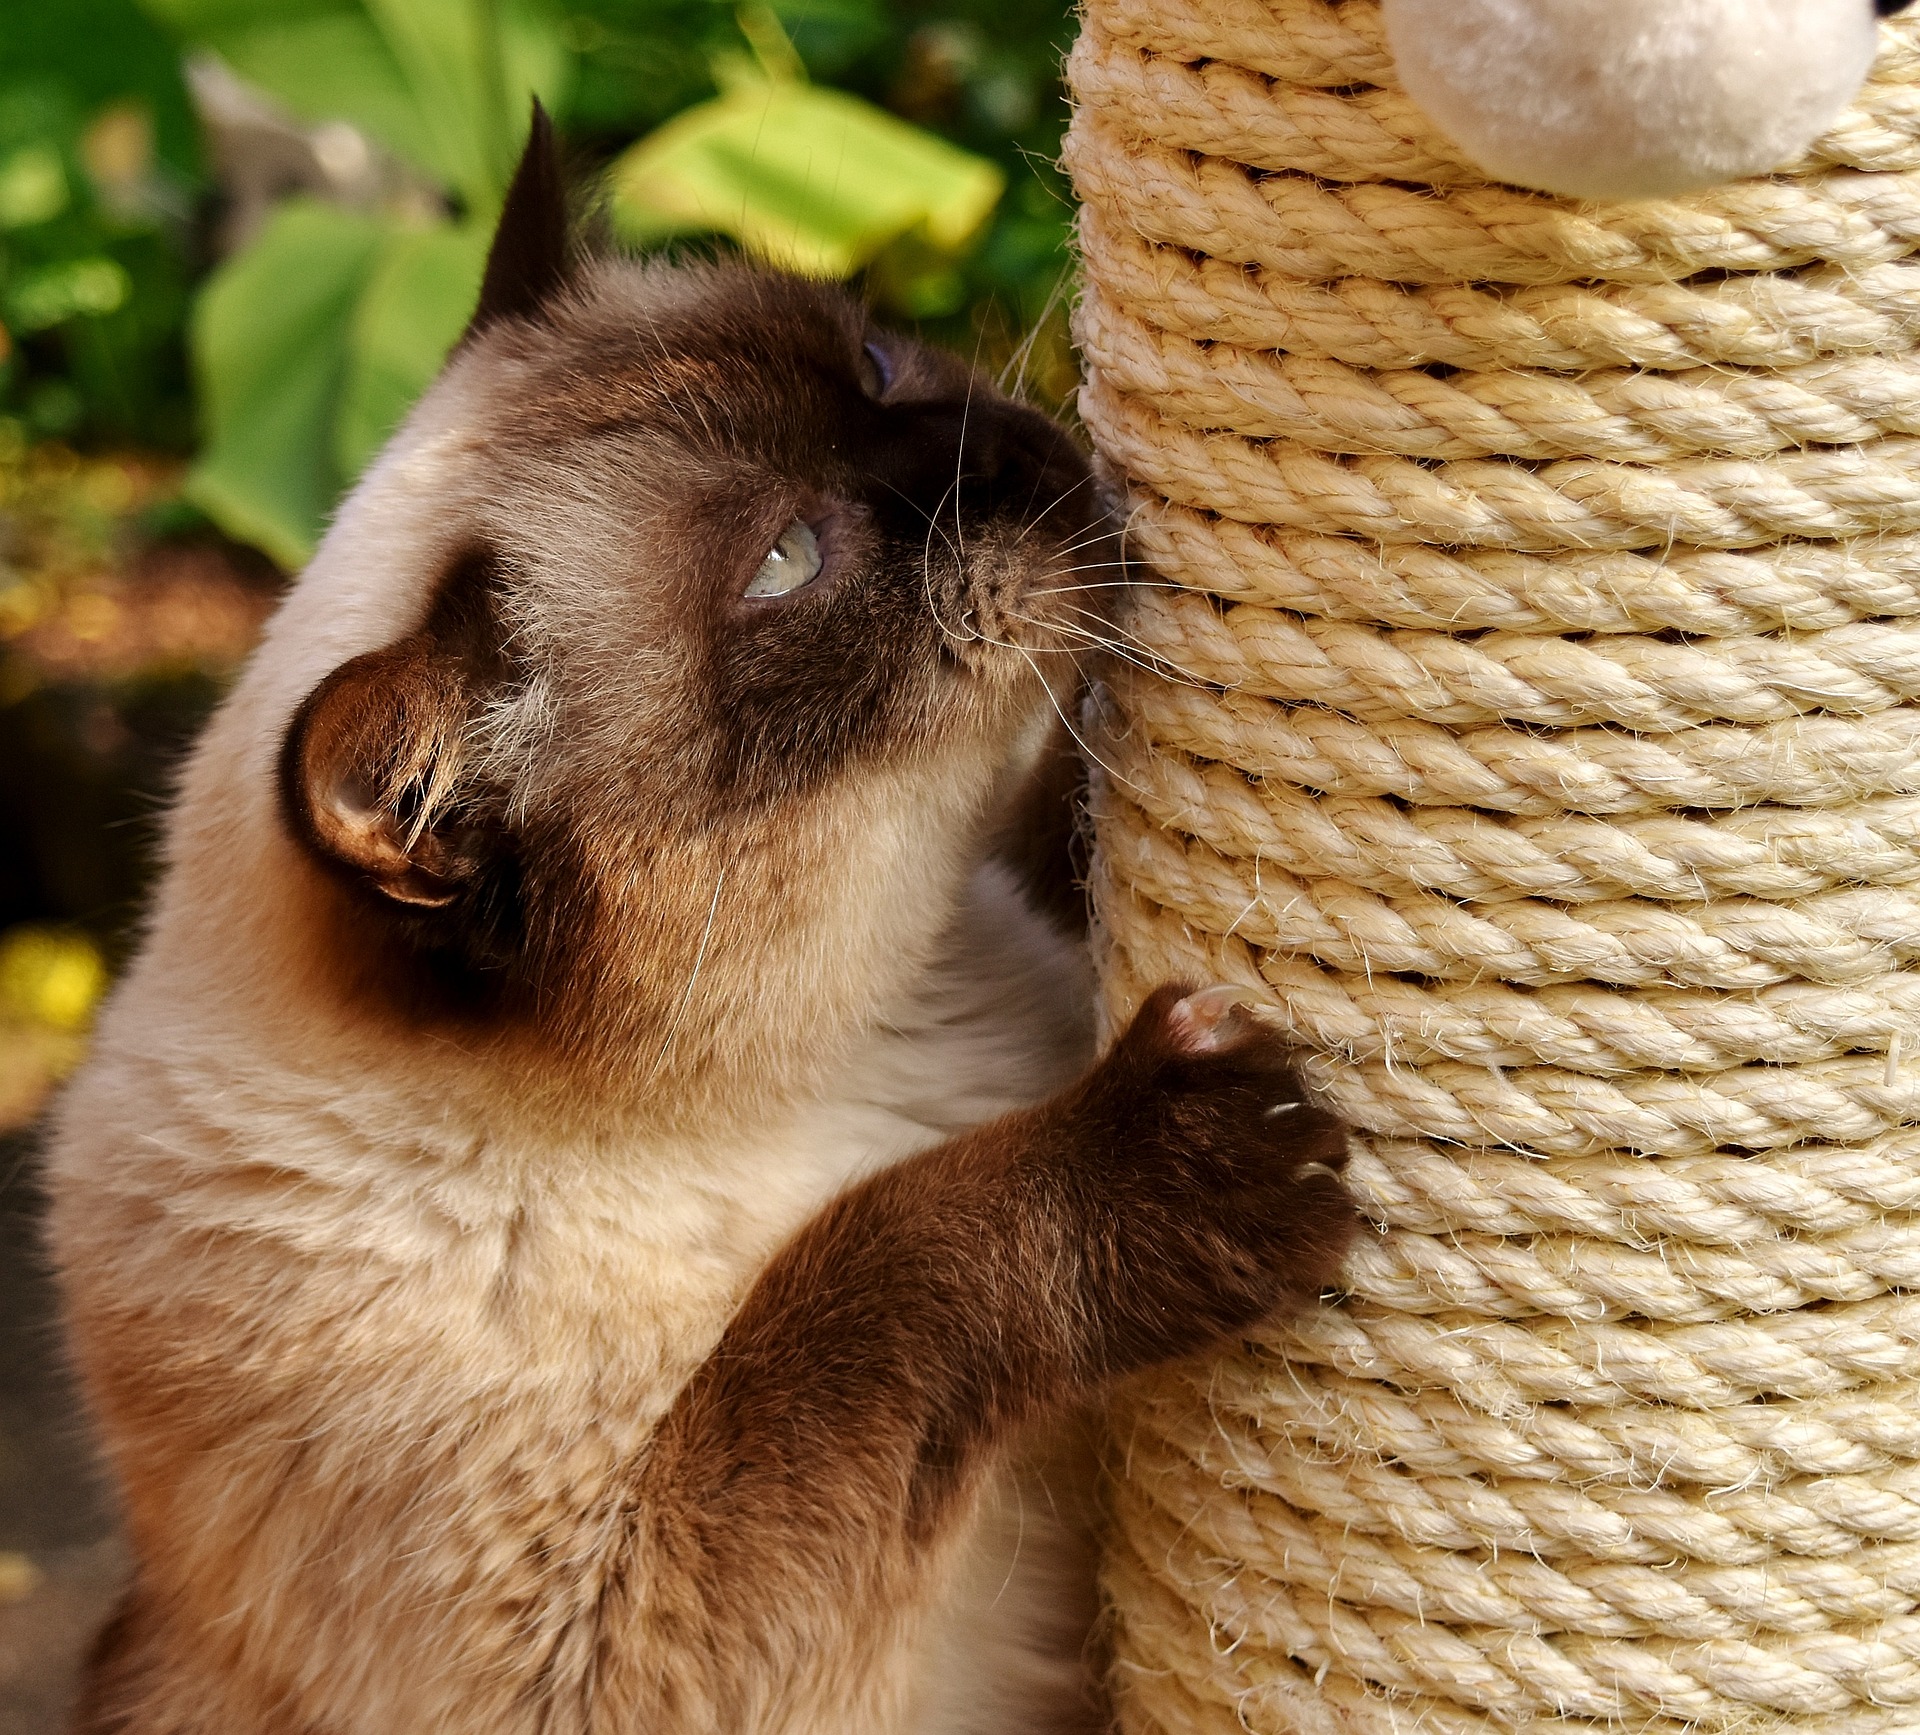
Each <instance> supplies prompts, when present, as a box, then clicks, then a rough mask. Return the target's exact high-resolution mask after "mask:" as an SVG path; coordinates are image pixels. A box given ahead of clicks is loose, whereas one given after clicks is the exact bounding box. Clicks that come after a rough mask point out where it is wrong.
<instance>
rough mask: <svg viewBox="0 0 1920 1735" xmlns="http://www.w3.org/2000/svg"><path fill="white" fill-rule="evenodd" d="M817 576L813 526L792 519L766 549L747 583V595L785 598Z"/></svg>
mask: <svg viewBox="0 0 1920 1735" xmlns="http://www.w3.org/2000/svg"><path fill="white" fill-rule="evenodd" d="M819 575H820V539H819V537H817V536H815V535H814V533H813V526H812V525H811V524H808V523H807V522H806V521H805V520H804V519H799V518H796V519H795V520H794V521H793V522H792V523H791V524H789V525H788V526H787V527H786V529H785V530H784V531H782V532H781V535H780V540H779V541H778V542H776V543H775V544H774V545H773V546H772V547H771V548H770V549H768V550H767V558H766V559H765V560H763V561H761V562H760V570H759V571H758V572H756V573H755V574H754V575H753V578H752V579H751V581H750V582H749V583H748V585H747V588H746V592H745V594H746V595H748V596H785V595H786V594H787V592H788V591H790V590H798V589H799V588H800V587H801V586H802V585H803V584H807V583H810V582H811V581H812V580H813V579H815V578H817V577H818V576H819Z"/></svg>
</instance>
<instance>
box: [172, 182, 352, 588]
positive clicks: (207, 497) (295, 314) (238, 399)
mask: <svg viewBox="0 0 1920 1735" xmlns="http://www.w3.org/2000/svg"><path fill="white" fill-rule="evenodd" d="M382 238H383V235H382V229H381V226H380V225H379V224H378V223H376V222H375V221H374V220H373V219H372V218H369V217H363V216H359V215H357V214H355V213H353V212H349V211H342V210H339V209H337V208H335V207H332V206H327V205H319V204H314V203H311V202H309V201H304V200H302V201H294V202H290V203H288V204H286V205H283V206H281V208H280V209H279V210H278V211H277V212H276V213H275V214H274V216H273V218H272V220H271V221H270V222H269V223H268V224H267V226H266V228H265V229H264V230H262V231H261V233H260V236H259V239H258V240H256V241H255V242H254V244H253V245H252V246H251V247H249V248H248V249H247V250H246V251H245V252H244V253H242V254H239V255H238V256H237V257H235V258H233V259H230V260H229V261H228V262H227V263H226V264H225V265H223V266H222V267H221V268H220V269H219V270H218V271H217V272H215V273H214V275H213V277H212V278H211V279H210V280H209V282H208V284H207V287H206V289H205V290H204V291H203V292H202V294H201V297H200V300H199V303H198V305H197V306H196V308H195V310H194V317H193V338H194V350H195V362H196V364H197V368H198V372H199V378H200V389H201V400H202V404H203V408H204V414H205V416H206V420H207V434H208V440H207V446H206V450H205V452H204V454H203V455H202V457H201V459H200V462H199V463H198V464H197V465H195V466H194V470H193V473H192V475H191V476H189V478H188V480H187V493H188V496H189V497H190V498H191V499H192V500H193V501H194V502H195V503H196V504H198V505H200V506H202V507H204V508H205V509H206V511H207V512H208V513H209V514H210V515H211V516H212V517H213V518H214V519H216V520H217V521H218V522H219V523H220V525H221V526H222V527H223V528H225V529H226V530H228V531H229V532H231V533H232V534H233V535H236V536H239V537H242V538H244V539H245V540H246V541H249V542H253V543H256V544H257V545H258V546H260V547H261V548H263V549H265V550H266V551H267V553H269V554H270V555H272V556H273V557H274V559H276V560H278V561H279V562H281V564H282V565H285V566H288V567H295V566H299V565H301V564H302V563H303V562H304V561H305V560H306V559H307V558H308V557H309V556H310V555H311V554H312V552H313V549H314V545H315V543H316V542H317V541H318V540H319V536H320V531H321V528H322V526H323V525H324V523H325V521H326V516H327V513H328V512H329V511H330V510H331V509H332V507H333V502H334V499H335V497H336V495H337V494H338V493H339V490H340V485H341V482H342V480H343V477H342V474H341V471H340V467H339V465H338V463H337V462H336V460H335V456H334V450H335V447H334V440H333V437H332V436H333V422H334V413H335V411H336V408H337V406H338V403H339V398H340V392H341V386H342V382H343V381H344V379H345V377H346V373H347V366H348V340H349V333H350V331H351V329H352V324H353V317H354V312H355V309H356V306H357V304H358V302H359V300H360V297H361V294H362V292H363V291H364V289H365V287H366V285H367V280H368V278H369V276H370V275H371V273H372V272H373V270H374V267H375V265H376V264H377V262H378V261H379V258H380V254H381V243H382Z"/></svg>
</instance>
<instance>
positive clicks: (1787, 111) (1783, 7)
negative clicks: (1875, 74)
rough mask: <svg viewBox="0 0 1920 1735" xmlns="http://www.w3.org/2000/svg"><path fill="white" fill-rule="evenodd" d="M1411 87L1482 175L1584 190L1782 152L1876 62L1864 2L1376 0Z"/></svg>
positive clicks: (1626, 189)
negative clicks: (1380, 7) (1379, 1)
mask: <svg viewBox="0 0 1920 1735" xmlns="http://www.w3.org/2000/svg"><path fill="white" fill-rule="evenodd" d="M1384 12H1385V18H1386V27H1387V40H1388V43H1389V44H1390V46H1391V47H1392V49H1393V57H1394V60H1395V62H1396V64H1397V65H1398V67H1399V72H1400V78H1401V82H1402V83H1403V84H1404V85H1405V87H1406V91H1407V94H1408V95H1409V96H1410V97H1412V98H1413V100H1414V101H1415V102H1416V103H1418V104H1419V105H1420V107H1421V108H1422V109H1423V110H1424V111H1425V112H1426V114H1427V115H1428V117H1429V118H1430V119H1431V120H1432V121H1433V122H1434V124H1435V125H1436V126H1437V127H1439V129H1440V130H1441V131H1442V132H1443V133H1445V134H1446V135H1447V137H1448V138H1450V139H1452V140H1453V142H1454V143H1455V144H1457V145H1458V146H1459V147H1460V148H1461V149H1462V150H1463V151H1464V152H1466V154H1467V156H1468V157H1470V158H1471V159H1472V160H1473V161H1474V162H1475V163H1477V164H1478V165H1479V166H1480V167H1481V168H1483V169H1485V170H1486V171H1487V172H1488V173H1489V174H1492V175H1495V176H1497V177H1498V178H1499V179H1501V180H1503V181H1513V182H1517V183H1518V184H1519V185H1521V186H1527V187H1541V188H1544V189H1545V190H1547V191H1548V192H1552V193H1568V194H1572V195H1574V196H1575V197H1579V198H1587V199H1645V198H1655V197H1659V196H1662V195H1666V194H1671V193H1681V192H1687V191H1690V190H1691V189H1694V188H1697V187H1707V186H1712V185H1714V184H1715V183H1716V182H1720V181H1728V180H1734V179H1737V178H1738V177H1740V176H1742V175H1754V174H1764V173H1765V172H1767V171H1768V170H1770V169H1775V168H1778V167H1779V166H1780V165H1781V164H1782V163H1785V162H1789V161H1791V160H1792V159H1793V158H1794V157H1796V156H1797V155H1799V153H1800V152H1801V151H1802V150H1804V149H1805V148H1806V147H1807V146H1808V145H1809V144H1810V143H1812V141H1813V140H1814V139H1816V138H1818V137H1819V135H1820V134H1821V132H1822V131H1824V130H1825V128H1826V127H1827V126H1828V124H1829V123H1830V122H1831V121H1832V120H1833V118H1834V116H1835V115H1837V114H1838V113H1839V112H1840V110H1841V109H1843V108H1844V107H1845V106H1846V105H1847V103H1848V102H1849V101H1850V100H1851V99H1852V97H1853V95H1854V93H1855V92H1856V91H1857V90H1858V89H1859V88H1860V84H1861V81H1862V80H1863V79H1864V78H1865V77H1866V74H1867V68H1868V66H1869V64H1870V63H1871V62H1872V60H1873V53H1874V35H1875V18H1874V6H1873V0H1385V3H1384Z"/></svg>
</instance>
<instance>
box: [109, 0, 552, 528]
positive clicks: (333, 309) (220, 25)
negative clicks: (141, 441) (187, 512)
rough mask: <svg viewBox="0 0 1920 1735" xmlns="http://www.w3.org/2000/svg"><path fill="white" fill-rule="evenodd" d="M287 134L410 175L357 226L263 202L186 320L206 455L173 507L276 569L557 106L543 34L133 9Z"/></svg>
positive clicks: (392, 396) (432, 369)
mask: <svg viewBox="0 0 1920 1735" xmlns="http://www.w3.org/2000/svg"><path fill="white" fill-rule="evenodd" d="M145 3H146V5H147V7H148V9H149V11H151V12H152V13H153V14H154V16H155V17H157V18H159V19H160V20H162V21H163V22H164V23H165V24H166V25H167V26H168V27H169V28H170V29H171V30H172V31H173V32H174V33H175V35H176V36H177V37H178V38H179V40H180V41H181V42H182V43H183V44H186V45H189V46H191V47H192V48H194V49H197V50H203V51H204V50H212V51H213V52H215V53H217V54H219V55H220V57H221V58H222V59H223V60H224V61H226V63H227V64H228V65H229V66H230V67H232V68H233V69H234V70H235V71H236V72H238V73H239V74H240V75H241V76H242V77H243V78H246V79H248V80H250V81H251V82H252V83H253V84H254V85H256V86H257V87H259V88H260V89H261V90H263V91H265V92H266V93H267V95H269V96H270V97H273V98H274V99H276V100H277V101H279V102H280V103H282V104H284V105H285V107H286V108H287V109H288V110H289V111H290V112H291V113H293V114H294V115H296V116H298V117H299V118H301V119H303V120H307V121H313V122H328V121H345V122H348V123H349V124H351V125H353V126H355V127H357V128H359V129H360V131H361V132H362V133H363V134H365V135H366V136H367V137H368V138H370V139H372V140H374V141H375V142H376V143H377V144H379V145H381V146H383V147H384V148H385V149H386V150H387V151H388V152H390V153H391V154H392V155H393V156H394V157H396V158H398V159H399V160H400V161H401V162H402V163H404V164H405V165H407V166H408V167H409V168H411V169H413V170H415V171H417V172H418V174H420V175H421V176H423V177H425V178H426V180H427V182H428V183H429V185H431V186H432V187H434V188H435V189H437V190H438V191H439V192H440V193H441V194H442V195H443V198H442V199H431V198H429V199H424V200H423V199H422V198H420V197H419V196H417V194H414V193H413V192H412V190H411V189H409V188H408V187H407V186H406V185H405V184H404V183H403V184H402V185H401V187H400V188H399V189H398V191H397V193H396V195H395V196H393V197H390V198H388V199H386V200H384V201H382V202H381V204H380V205H379V206H377V207H376V208H374V209H371V210H365V211H354V210H346V209H342V208H340V207H338V206H330V205H324V204H320V203H317V202H314V201H293V202H289V203H287V204H286V205H284V206H282V207H281V208H280V210H279V211H278V212H277V213H275V215H274V216H273V217H272V218H271V219H270V220H269V222H268V223H267V225H266V227H265V229H264V230H263V231H262V232H261V233H260V234H259V235H258V236H257V237H255V238H254V240H253V241H252V242H251V244H250V245H248V246H247V247H246V248H245V250H244V251H242V252H241V253H240V254H238V255H237V256H236V257H234V258H232V259H230V260H228V261H227V262H226V263H225V264H224V265H222V266H221V267H220V269H219V270H218V271H216V272H215V273H214V274H213V277H212V278H211V279H210V281H209V282H208V284H207V286H206V289H205V291H204V292H203V294H202V295H201V297H200V300H199V303H198V305H197V306H196V308H195V310H194V318H193V337H194V353H195V359H196V363H197V368H198V373H199V380H200V388H201V394H202V404H201V409H202V416H203V420H204V424H205V428H206V434H207V442H206V448H205V450H204V451H203V452H202V454H201V457H200V461H199V463H198V464H197V465H196V466H195V467H194V471H193V474H192V476H191V477H190V479H189V481H188V492H189V495H190V496H191V497H192V498H193V499H194V500H195V501H197V502H198V503H199V504H200V505H202V506H204V507H205V508H206V510H207V511H208V512H210V513H211V514H212V515H213V517H214V518H215V519H217V520H218V521H219V522H220V523H221V524H222V525H223V526H224V527H225V528H226V529H228V530H229V531H231V532H232V533H233V534H235V535H237V536H242V537H245V538H246V539H247V540H249V541H251V542H253V543H255V544H257V545H258V546H259V547H261V548H263V549H265V550H266V551H267V552H268V553H269V554H271V555H272V556H273V557H274V558H275V559H276V560H278V561H279V562H280V563H281V564H282V565H284V566H297V565H299V564H301V563H302V562H303V561H305V560H306V558H307V557H308V556H309V555H310V554H311V553H312V552H313V545H314V543H315V542H316V541H317V540H318V537H319V533H320V530H321V528H322V526H323V525H324V524H325V522H326V516H327V513H328V512H329V511H330V509H331V508H332V506H333V503H334V501H335V500H336V499H337V498H338V496H339V494H340V492H341V491H342V490H343V489H344V488H345V487H346V485H347V484H348V483H350V482H351V481H352V480H353V478H354V477H355V476H357V475H358V474H359V472H360V470H361V469H362V467H363V466H364V465H365V463H366V461H367V460H368V459H369V458H370V457H371V456H372V455H373V454H374V452H376V451H377V450H378V449H379V447H380V446H381V444H382V443H383V442H384V441H385V440H386V438H387V436H388V435H389V434H390V433H392V431H393V429H394V427H395V425H396V424H397V423H398V422H399V420H400V418H401V417H402V416H403V415H404V414H405V413H406V411H407V408H408V406H409V405H411V404H412V402H413V400H414V399H415V398H416V397H418V396H419V394H420V393H421V392H422V391H423V390H424V389H425V388H426V386H427V385H428V383H429V382H430V381H431V380H432V378H433V376H434V374H435V373H436V372H437V371H438V370H439V367H440V364H441V362H442V360H443V359H444V358H445V356H446V353H447V351H448V349H449V348H451V347H452V344H453V342H454V339H455V338H457V337H458V336H459V335H460V328H461V326H462V325H463V324H464V323H465V320H466V315H467V313H468V311H469V310H470V309H471V307H472V305H473V301H474V296H475V294H476V292H477V291H478V288H479V283H480V271H481V267H482V265H483V264H484V262H485V259H486V247H487V240H488V237H489V235H490V233H491V230H492V226H493V222H494V219H495V218H496V216H497V215H498V213H499V209H500V200H501V197H502V195H503V194H504V193H505V191H506V185H507V181H508V179H509V178H510V177H511V175H512V172H513V165H514V162H515V160H516V158H517V157H518V155H519V151H520V144H521V141H522V140H523V139H524V137H525V134H526V120H527V113H528V106H529V98H530V97H531V96H533V95H534V94H538V95H539V96H540V97H541V98H542V99H543V100H544V101H546V102H548V103H549V104H551V105H554V106H556V107H559V106H563V105H564V97H565V94H566V85H567V80H568V75H569V72H570V61H569V56H568V55H567V52H566V50H565V49H564V47H562V45H561V42H560V37H559V33H558V29H557V27H556V24H555V21H554V20H553V18H552V17H551V16H549V15H547V14H545V13H542V12H540V11H537V10H534V9H532V8H531V7H530V6H529V5H527V4H524V3H516V0H498V3H497V4H496V3H495V0H145Z"/></svg>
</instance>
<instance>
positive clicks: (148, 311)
mask: <svg viewBox="0 0 1920 1735" xmlns="http://www.w3.org/2000/svg"><path fill="white" fill-rule="evenodd" d="M179 62H180V57H179V51H178V49H177V47H176V46H175V45H174V44H173V43H172V42H171V41H170V40H169V39H168V38H167V36H166V35H165V34H164V33H163V32H162V31H160V30H158V29H157V28H155V26H154V25H153V24H152V23H151V22H150V21H149V20H148V19H147V18H145V17H144V16H143V15H142V14H141V13H140V12H139V11H138V10H137V9H136V8H135V6H134V5H133V4H132V0H39V3H35V0H9V3H8V4H5V5H3V6H0V352H4V356H3V359H0V413H4V414H8V415H11V416H13V417H15V418H17V419H19V420H20V421H21V422H23V423H24V425H25V426H26V427H27V428H28V429H29V430H30V431H31V432H33V433H36V434H56V435H63V436H72V437H79V438H84V439H92V440H113V441H137V442H140V443H143V444H149V445H158V446H163V447H169V448H174V449H179V448H183V447H184V446H185V445H186V444H187V442H188V440H189V439H190V437H191V434H192V429H193V420H192V410H191V406H190V401H189V398H188V393H187V389H186V385H187V381H186V369H185V366H184V360H183V347H182V341H181V333H182V326H183V322H184V320H185V318H186V312H187V297H188V287H189V282H190V275H191V269H190V268H191V262H192V261H191V249H190V245H189V242H190V236H189V218H190V216H191V213H192V211H193V208H194V203H195V200H196V198H197V196H198V193H199V190H200V166H199V149H198V143H197V138H196V131H195V126H194V120H193V114H192V110H191V107H190V105H189V103H188V100H187V94H186V90H185V87H184V86H183V84H182V82H181V76H180V63H179Z"/></svg>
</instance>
